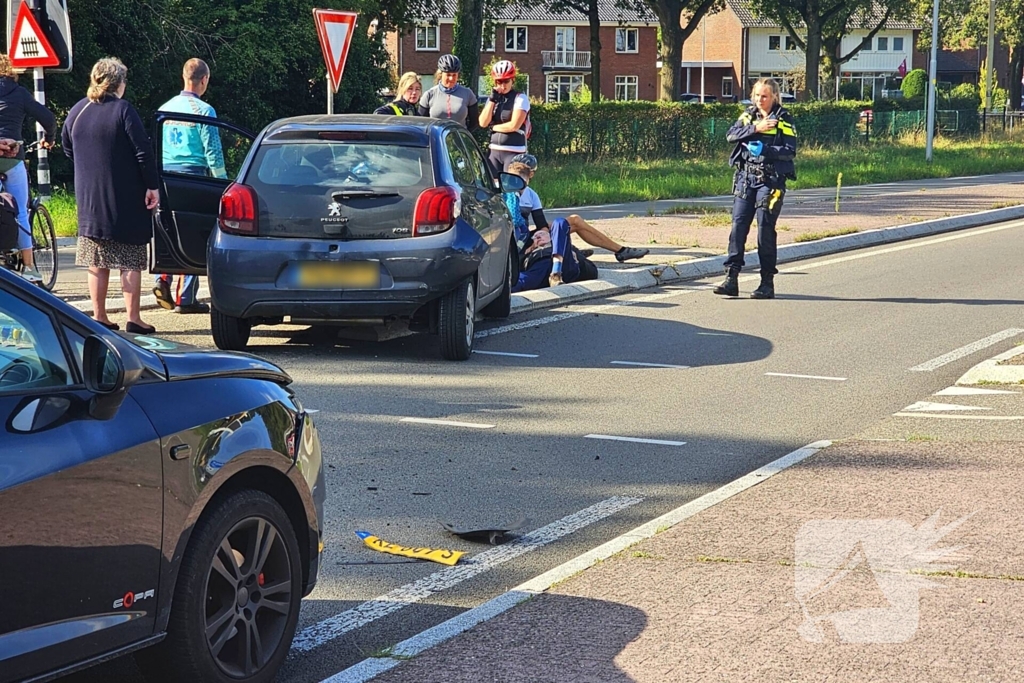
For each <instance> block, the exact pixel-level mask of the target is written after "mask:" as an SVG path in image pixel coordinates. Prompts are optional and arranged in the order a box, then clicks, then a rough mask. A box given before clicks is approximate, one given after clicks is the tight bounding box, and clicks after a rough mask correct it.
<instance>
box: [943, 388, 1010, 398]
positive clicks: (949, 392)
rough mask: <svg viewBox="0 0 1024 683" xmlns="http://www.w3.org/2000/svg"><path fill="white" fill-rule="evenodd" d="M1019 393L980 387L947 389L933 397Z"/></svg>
mask: <svg viewBox="0 0 1024 683" xmlns="http://www.w3.org/2000/svg"><path fill="white" fill-rule="evenodd" d="M1017 393H1020V392H1017V391H1004V390H1003V389H981V388H980V387H955V386H954V387H946V388H945V389H943V390H942V391H936V392H935V393H934V394H932V396H994V395H996V394H1017Z"/></svg>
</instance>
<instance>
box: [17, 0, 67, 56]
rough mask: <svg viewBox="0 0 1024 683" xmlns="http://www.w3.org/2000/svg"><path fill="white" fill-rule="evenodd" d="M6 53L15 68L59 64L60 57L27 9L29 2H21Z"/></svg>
mask: <svg viewBox="0 0 1024 683" xmlns="http://www.w3.org/2000/svg"><path fill="white" fill-rule="evenodd" d="M7 54H8V55H10V58H11V66H13V67H14V68H15V69H33V68H35V67H37V66H60V57H58V56H57V52H56V50H54V49H53V46H51V45H50V41H49V40H47V38H46V34H45V33H43V30H42V29H41V28H39V23H38V22H37V21H36V18H35V17H34V16H33V15H32V11H31V10H30V9H29V3H27V2H23V3H21V9H20V10H18V18H17V19H16V20H15V22H14V30H13V31H12V32H11V45H10V50H8V51H7Z"/></svg>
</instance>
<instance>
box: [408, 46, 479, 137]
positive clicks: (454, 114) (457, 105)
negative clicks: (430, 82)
mask: <svg viewBox="0 0 1024 683" xmlns="http://www.w3.org/2000/svg"><path fill="white" fill-rule="evenodd" d="M460 71H462V62H461V61H460V60H459V58H458V57H456V56H455V55H441V58H440V59H438V60H437V72H438V77H437V84H436V85H435V86H434V87H433V88H431V89H430V90H428V91H427V92H425V93H423V97H421V98H420V102H419V105H418V106H417V109H418V111H419V113H420V116H429V117H431V118H435V119H452V120H454V121H458V122H459V123H461V124H462V125H464V126H466V127H467V128H469V129H470V130H474V129H475V128H476V127H477V120H478V118H479V116H480V105H479V104H478V103H477V99H476V93H475V92H473V91H472V90H470V89H469V88H467V87H466V86H464V85H459V72H460Z"/></svg>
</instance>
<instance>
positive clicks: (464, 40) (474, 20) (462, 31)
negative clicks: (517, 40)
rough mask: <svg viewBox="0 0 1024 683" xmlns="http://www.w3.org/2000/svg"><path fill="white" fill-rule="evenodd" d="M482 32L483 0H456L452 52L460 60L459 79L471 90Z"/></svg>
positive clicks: (478, 72) (476, 70)
mask: <svg viewBox="0 0 1024 683" xmlns="http://www.w3.org/2000/svg"><path fill="white" fill-rule="evenodd" d="M483 33H484V0H458V3H457V5H456V10H455V26H454V28H453V40H454V43H455V44H454V46H453V47H452V52H453V53H454V54H455V56H456V57H458V58H459V61H461V62H462V73H461V75H460V76H459V79H460V80H461V81H462V84H463V85H465V86H466V87H467V88H469V89H470V90H472V91H473V92H476V91H477V78H478V77H479V75H480V40H481V38H482V37H483Z"/></svg>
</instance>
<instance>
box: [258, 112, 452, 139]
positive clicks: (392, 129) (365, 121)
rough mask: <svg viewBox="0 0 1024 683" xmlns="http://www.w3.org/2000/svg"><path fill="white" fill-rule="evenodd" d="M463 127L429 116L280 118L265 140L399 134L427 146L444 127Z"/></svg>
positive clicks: (269, 128) (272, 124) (268, 129)
mask: <svg viewBox="0 0 1024 683" xmlns="http://www.w3.org/2000/svg"><path fill="white" fill-rule="evenodd" d="M455 126H458V127H460V128H461V127H462V125H461V124H460V123H458V122H456V121H452V120H449V119H432V118H428V117H426V116H382V115H380V114H340V115H333V116H328V115H327V114H312V115H307V116H293V117H290V118H286V119H278V120H277V121H274V122H273V123H271V124H270V125H268V126H267V127H266V129H265V130H264V137H270V136H272V135H277V134H280V133H284V132H313V131H317V132H319V131H333V132H345V131H361V132H366V131H373V130H379V131H382V132H384V131H386V132H389V133H397V134H399V135H401V136H402V137H406V138H409V139H410V141H415V142H418V143H419V144H422V145H426V144H428V142H429V140H430V138H431V137H432V136H433V135H436V134H437V133H438V132H440V131H441V130H444V129H445V128H452V127H455Z"/></svg>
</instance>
